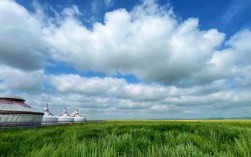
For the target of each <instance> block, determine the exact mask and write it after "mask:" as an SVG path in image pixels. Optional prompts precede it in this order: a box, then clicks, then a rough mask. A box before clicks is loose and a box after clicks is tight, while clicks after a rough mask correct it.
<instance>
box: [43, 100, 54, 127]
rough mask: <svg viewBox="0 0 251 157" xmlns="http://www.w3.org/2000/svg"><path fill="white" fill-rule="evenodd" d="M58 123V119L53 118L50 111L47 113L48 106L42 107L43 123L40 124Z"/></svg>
mask: <svg viewBox="0 0 251 157" xmlns="http://www.w3.org/2000/svg"><path fill="white" fill-rule="evenodd" d="M57 122H58V117H56V116H54V115H53V114H52V113H51V112H50V111H49V106H48V104H47V105H46V106H45V107H44V116H43V121H42V124H55V123H57Z"/></svg>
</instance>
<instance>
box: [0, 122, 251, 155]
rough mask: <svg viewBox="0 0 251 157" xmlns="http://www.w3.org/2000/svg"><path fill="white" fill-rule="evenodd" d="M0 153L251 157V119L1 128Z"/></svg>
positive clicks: (92, 123)
mask: <svg viewBox="0 0 251 157" xmlns="http://www.w3.org/2000/svg"><path fill="white" fill-rule="evenodd" d="M0 156H2V157H5V156H13V157H17V156H18V157H19V156H30V157H42V156H43V157H52V156H58V157H74V156H76V157H81V156H88V157H103V156H107V157H113V156H130V157H131V156H136V157H138V156H139V157H147V156H148V157H162V156H167V157H207V156H216V157H221V156H226V157H250V156H251V121H248V120H246V121H241V120H229V121H227V120H215V121H207V120H204V121H107V122H98V123H95V122H89V123H84V124H73V125H63V126H47V127H40V128H22V129H20V128H17V129H0Z"/></svg>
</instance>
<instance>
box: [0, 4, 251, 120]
mask: <svg viewBox="0 0 251 157" xmlns="http://www.w3.org/2000/svg"><path fill="white" fill-rule="evenodd" d="M250 17H251V1H249V0H221V1H219V0H210V1H202V0H193V1H189V0H159V1H158V0H138V1H137V0H53V1H51V0H31V1H27V0H16V1H15V0H1V1H0V23H1V25H0V95H3V96H5V95H17V96H21V97H23V98H24V99H26V102H27V104H29V105H30V106H32V107H33V108H35V109H37V110H38V111H43V108H44V106H45V105H46V104H49V108H50V110H51V112H52V113H54V114H55V115H58V114H59V113H61V112H62V110H63V107H64V106H65V105H66V106H67V110H68V112H69V113H71V112H73V110H75V108H78V109H79V111H80V112H81V113H82V114H83V115H85V116H86V118H87V119H195V118H210V117H224V118H229V117H250V115H251V20H250Z"/></svg>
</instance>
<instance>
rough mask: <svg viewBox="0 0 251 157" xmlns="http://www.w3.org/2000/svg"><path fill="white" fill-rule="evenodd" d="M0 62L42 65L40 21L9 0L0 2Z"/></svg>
mask: <svg viewBox="0 0 251 157" xmlns="http://www.w3.org/2000/svg"><path fill="white" fill-rule="evenodd" d="M0 23H1V25H0V64H2V65H3V64H5V65H9V66H12V67H15V68H19V69H23V70H27V71H31V70H37V69H40V68H42V67H43V64H44V56H43V50H45V48H44V47H45V45H44V41H43V39H42V28H41V23H40V22H39V21H38V20H37V19H36V18H35V17H34V16H33V15H32V14H30V13H29V12H28V11H27V10H26V9H25V8H24V7H22V6H20V5H18V4H17V3H16V2H14V1H12V0H10V1H9V0H3V1H1V2H0Z"/></svg>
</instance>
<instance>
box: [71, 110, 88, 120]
mask: <svg viewBox="0 0 251 157" xmlns="http://www.w3.org/2000/svg"><path fill="white" fill-rule="evenodd" d="M71 117H73V118H74V122H85V121H86V118H85V117H84V116H82V115H81V114H80V113H79V111H78V109H76V110H75V111H74V112H73V113H72V114H71Z"/></svg>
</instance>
